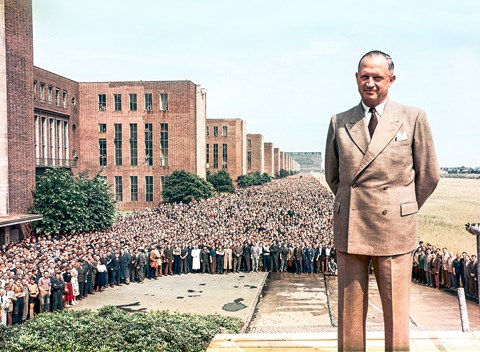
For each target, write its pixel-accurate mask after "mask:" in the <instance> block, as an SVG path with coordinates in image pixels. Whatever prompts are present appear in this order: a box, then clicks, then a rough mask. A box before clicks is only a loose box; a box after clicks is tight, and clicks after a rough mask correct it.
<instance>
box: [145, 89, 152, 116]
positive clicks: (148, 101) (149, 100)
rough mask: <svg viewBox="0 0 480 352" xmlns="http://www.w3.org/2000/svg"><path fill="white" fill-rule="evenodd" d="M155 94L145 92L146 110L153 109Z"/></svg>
mask: <svg viewBox="0 0 480 352" xmlns="http://www.w3.org/2000/svg"><path fill="white" fill-rule="evenodd" d="M152 105H153V96H152V93H145V111H147V112H150V111H152Z"/></svg>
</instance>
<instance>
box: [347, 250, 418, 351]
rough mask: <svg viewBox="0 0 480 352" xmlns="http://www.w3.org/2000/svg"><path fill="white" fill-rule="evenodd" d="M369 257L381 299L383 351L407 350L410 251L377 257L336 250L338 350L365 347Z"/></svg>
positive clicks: (408, 341)
mask: <svg viewBox="0 0 480 352" xmlns="http://www.w3.org/2000/svg"><path fill="white" fill-rule="evenodd" d="M370 259H371V260H372V262H373V267H374V270H375V278H376V281H377V285H378V288H379V293H380V299H381V301H382V309H383V320H384V326H385V351H408V350H409V348H410V340H409V321H410V318H409V309H410V276H411V266H412V260H413V259H412V253H411V252H409V253H405V254H400V255H394V256H379V257H377V256H366V255H355V254H348V253H344V252H338V350H339V351H365V350H366V319H367V310H368V282H369V263H370Z"/></svg>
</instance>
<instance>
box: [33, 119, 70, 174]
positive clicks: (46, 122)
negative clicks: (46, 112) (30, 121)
mask: <svg viewBox="0 0 480 352" xmlns="http://www.w3.org/2000/svg"><path fill="white" fill-rule="evenodd" d="M34 130H35V134H34V144H35V158H36V159H37V162H39V163H41V164H45V163H48V164H50V165H55V164H57V163H58V164H59V165H61V164H62V161H63V160H66V159H68V157H69V155H68V152H69V151H68V148H69V140H68V121H67V120H66V119H61V118H57V117H55V118H54V117H46V116H38V115H35V116H34Z"/></svg>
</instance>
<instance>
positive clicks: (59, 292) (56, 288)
mask: <svg viewBox="0 0 480 352" xmlns="http://www.w3.org/2000/svg"><path fill="white" fill-rule="evenodd" d="M64 291H65V282H63V278H62V274H61V273H60V272H57V273H55V275H54V277H53V278H52V311H54V312H61V311H63V293H64Z"/></svg>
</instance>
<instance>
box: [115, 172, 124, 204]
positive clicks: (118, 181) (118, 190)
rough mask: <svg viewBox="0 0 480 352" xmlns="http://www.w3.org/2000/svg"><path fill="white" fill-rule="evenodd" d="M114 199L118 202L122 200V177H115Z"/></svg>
mask: <svg viewBox="0 0 480 352" xmlns="http://www.w3.org/2000/svg"><path fill="white" fill-rule="evenodd" d="M115 199H116V200H117V201H118V202H121V201H122V200H123V184H122V176H115Z"/></svg>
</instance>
